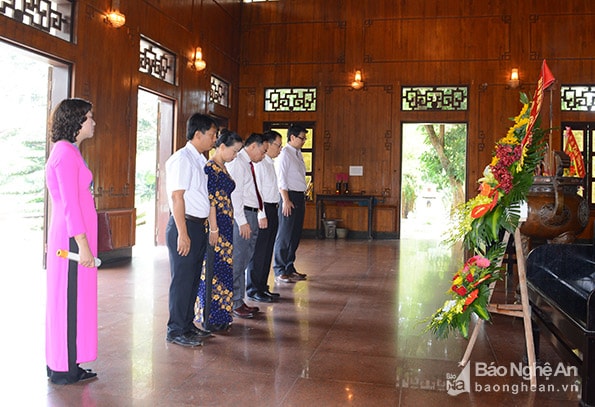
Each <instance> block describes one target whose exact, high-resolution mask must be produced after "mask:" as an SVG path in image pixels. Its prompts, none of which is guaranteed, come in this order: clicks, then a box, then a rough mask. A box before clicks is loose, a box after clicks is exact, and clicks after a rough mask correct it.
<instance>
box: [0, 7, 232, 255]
mask: <svg viewBox="0 0 595 407" xmlns="http://www.w3.org/2000/svg"><path fill="white" fill-rule="evenodd" d="M110 4H111V3H110V1H108V0H100V1H96V0H81V1H77V2H76V7H75V8H76V16H75V24H74V27H75V29H76V33H75V37H76V41H75V42H74V43H69V42H67V41H63V40H61V39H57V38H54V37H52V36H51V35H48V34H46V33H44V32H41V31H39V30H37V29H35V28H32V27H29V26H27V25H24V24H21V23H19V22H16V21H14V20H12V19H10V18H7V17H5V16H3V15H0V38H2V39H4V40H7V41H10V42H14V43H17V44H20V45H22V46H24V47H26V48H29V49H31V50H34V51H36V52H41V53H43V54H46V55H48V56H51V57H53V58H55V59H58V60H62V61H65V62H67V63H69V64H71V65H72V67H73V69H72V71H73V78H72V96H76V97H83V98H87V99H89V100H90V101H91V102H92V103H93V105H94V116H95V120H96V122H97V125H96V128H95V137H94V138H93V139H92V140H88V141H87V142H85V143H84V144H83V146H82V153H83V155H84V156H85V158H86V160H87V162H88V165H89V167H90V169H91V170H92V172H93V176H94V184H95V198H96V206H97V208H98V210H99V211H115V212H114V216H112V218H113V219H112V222H111V227H112V238H113V240H114V241H113V244H114V249H119V248H124V247H131V246H132V245H134V238H135V236H134V233H135V219H134V217H135V209H134V179H135V160H136V122H137V113H136V109H137V94H138V87H139V86H142V87H143V88H145V89H147V90H150V91H152V92H155V93H158V94H160V95H163V96H165V97H168V98H169V99H171V100H173V101H174V104H175V109H176V122H175V133H176V134H175V136H176V142H175V148H179V147H181V146H183V145H184V144H185V133H186V128H185V127H186V120H187V118H188V117H189V116H190V115H191V114H193V113H195V112H203V113H208V110H207V101H208V99H207V98H208V92H209V90H210V75H211V72H216V73H219V74H220V75H221V76H222V77H223V78H225V79H226V80H228V81H229V82H230V83H231V84H232V87H233V89H237V88H239V45H238V44H239V43H240V41H239V38H240V16H241V12H240V7H241V0H127V1H122V2H120V5H121V11H122V12H123V13H124V14H125V15H126V25H124V26H123V27H122V28H119V29H114V28H112V27H110V26H109V25H107V24H106V23H105V22H104V13H105V12H106V11H107V10H108V8H109V7H110ZM209 13H211V15H209ZM201 21H202V22H203V23H204V26H202V25H201ZM207 22H208V24H207ZM201 30H203V31H201ZM207 31H208V32H207ZM141 35H146V36H148V37H149V38H151V39H152V40H153V41H155V42H157V43H159V44H161V45H162V46H163V47H165V48H167V49H168V50H169V51H171V52H173V53H174V54H176V57H177V67H176V68H177V79H176V82H175V83H174V84H169V83H165V82H163V81H161V80H159V79H156V78H154V77H152V76H150V75H147V74H145V73H141V72H139V70H138V65H139V41H140V36H141ZM196 46H202V47H203V52H204V54H205V59H206V60H207V69H206V70H205V71H203V72H200V73H199V72H196V71H195V70H193V69H191V67H190V61H191V59H192V57H193V53H194V49H195V47H196ZM232 56H233V57H232ZM236 98H237V95H236ZM236 100H237V99H236ZM235 106H236V107H235V109H233V110H232V109H229V110H227V111H225V112H224V113H225V115H226V116H227V119H228V120H229V122H230V123H232V124H233V126H234V127H235V126H236V123H237V102H236V104H235Z"/></svg>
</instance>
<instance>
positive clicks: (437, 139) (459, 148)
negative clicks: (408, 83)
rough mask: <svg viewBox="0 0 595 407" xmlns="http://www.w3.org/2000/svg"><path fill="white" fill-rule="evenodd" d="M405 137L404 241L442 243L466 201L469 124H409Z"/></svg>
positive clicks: (402, 166)
mask: <svg viewBox="0 0 595 407" xmlns="http://www.w3.org/2000/svg"><path fill="white" fill-rule="evenodd" d="M402 134H403V137H402V143H403V144H402V145H403V147H402V151H403V155H402V160H401V228H400V230H401V239H423V240H442V239H443V238H444V234H445V232H446V231H447V229H448V227H449V220H450V213H451V210H452V208H453V207H454V206H456V205H458V204H460V203H463V202H464V201H465V172H466V155H467V148H466V146H467V125H466V124H464V123H405V124H403V131H402Z"/></svg>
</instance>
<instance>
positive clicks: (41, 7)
mask: <svg viewBox="0 0 595 407" xmlns="http://www.w3.org/2000/svg"><path fill="white" fill-rule="evenodd" d="M73 8H74V2H73V1H68V0H54V1H51V0H0V14H3V15H5V16H6V17H8V18H12V19H13V20H16V21H18V22H21V23H23V24H26V25H29V26H31V27H34V28H37V29H38V30H41V31H45V32H46V33H48V34H51V35H53V36H54V37H58V38H61V39H63V40H65V41H72V15H73Z"/></svg>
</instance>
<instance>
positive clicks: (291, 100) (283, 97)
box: [264, 88, 316, 112]
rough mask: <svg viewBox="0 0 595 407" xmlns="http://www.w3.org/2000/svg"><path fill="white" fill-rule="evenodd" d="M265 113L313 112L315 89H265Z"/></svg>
mask: <svg viewBox="0 0 595 407" xmlns="http://www.w3.org/2000/svg"><path fill="white" fill-rule="evenodd" d="M264 111H265V112H315V111H316V88H265V90H264Z"/></svg>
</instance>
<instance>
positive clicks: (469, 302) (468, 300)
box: [463, 288, 479, 310]
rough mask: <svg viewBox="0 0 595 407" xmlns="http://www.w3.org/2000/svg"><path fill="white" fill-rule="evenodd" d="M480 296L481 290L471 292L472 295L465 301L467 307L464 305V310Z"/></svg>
mask: <svg viewBox="0 0 595 407" xmlns="http://www.w3.org/2000/svg"><path fill="white" fill-rule="evenodd" d="M478 295H479V290H478V289H477V288H476V289H475V290H473V291H471V294H469V296H468V297H467V298H466V299H465V305H463V310H465V309H467V307H468V306H469V304H471V303H472V302H473V301H475V299H476V298H477V296H478Z"/></svg>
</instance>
